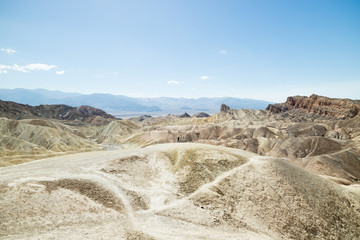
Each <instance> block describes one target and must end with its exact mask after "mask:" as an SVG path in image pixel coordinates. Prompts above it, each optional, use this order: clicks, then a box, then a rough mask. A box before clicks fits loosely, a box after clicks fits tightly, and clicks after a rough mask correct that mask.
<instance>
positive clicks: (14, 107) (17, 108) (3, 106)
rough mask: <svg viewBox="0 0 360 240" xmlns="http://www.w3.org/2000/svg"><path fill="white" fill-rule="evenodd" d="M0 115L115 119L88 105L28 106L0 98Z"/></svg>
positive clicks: (64, 118) (7, 116) (15, 117)
mask: <svg viewBox="0 0 360 240" xmlns="http://www.w3.org/2000/svg"><path fill="white" fill-rule="evenodd" d="M0 117H5V118H9V119H17V120H19V119H30V118H51V119H59V120H81V121H85V122H91V121H92V120H94V118H96V117H102V118H105V119H115V117H114V116H112V115H110V114H107V113H106V112H104V111H103V110H101V109H97V108H94V107H90V106H80V107H71V106H67V105H40V106H35V107H33V106H30V105H25V104H19V103H15V102H7V101H1V100H0Z"/></svg>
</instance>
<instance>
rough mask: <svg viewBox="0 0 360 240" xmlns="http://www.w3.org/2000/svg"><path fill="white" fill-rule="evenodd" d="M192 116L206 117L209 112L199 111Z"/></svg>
mask: <svg viewBox="0 0 360 240" xmlns="http://www.w3.org/2000/svg"><path fill="white" fill-rule="evenodd" d="M193 117H196V118H206V117H210V115H209V114H207V113H206V112H199V113H196V114H194V115H193Z"/></svg>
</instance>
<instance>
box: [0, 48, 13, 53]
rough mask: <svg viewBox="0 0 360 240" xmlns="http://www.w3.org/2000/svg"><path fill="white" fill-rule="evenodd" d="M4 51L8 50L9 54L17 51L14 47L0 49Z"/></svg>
mask: <svg viewBox="0 0 360 240" xmlns="http://www.w3.org/2000/svg"><path fill="white" fill-rule="evenodd" d="M0 50H1V51H2V52H6V53H8V54H14V53H16V51H15V50H14V49H10V48H6V49H5V48H2V49H0Z"/></svg>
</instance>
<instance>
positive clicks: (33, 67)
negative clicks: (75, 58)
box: [0, 63, 57, 73]
mask: <svg viewBox="0 0 360 240" xmlns="http://www.w3.org/2000/svg"><path fill="white" fill-rule="evenodd" d="M54 68H57V66H56V65H48V64H42V63H32V64H27V65H25V66H19V65H17V64H14V65H12V66H11V65H0V70H13V71H17V72H24V73H26V72H29V71H49V70H51V69H54Z"/></svg>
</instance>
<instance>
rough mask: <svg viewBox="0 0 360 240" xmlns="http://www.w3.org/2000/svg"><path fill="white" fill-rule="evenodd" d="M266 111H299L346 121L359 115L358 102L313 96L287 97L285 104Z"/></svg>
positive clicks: (278, 104)
mask: <svg viewBox="0 0 360 240" xmlns="http://www.w3.org/2000/svg"><path fill="white" fill-rule="evenodd" d="M266 109H267V110H269V111H271V112H273V113H280V112H286V111H290V110H300V111H305V112H309V113H316V114H318V115H325V116H333V117H338V118H343V119H346V118H352V117H355V116H356V115H358V114H359V112H360V104H359V101H354V100H350V99H337V98H328V97H323V96H318V95H315V94H313V95H311V96H310V97H304V96H294V97H288V98H287V100H286V102H285V103H277V104H270V105H269V106H268V107H267V108H266Z"/></svg>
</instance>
